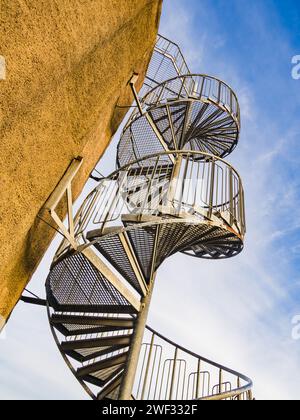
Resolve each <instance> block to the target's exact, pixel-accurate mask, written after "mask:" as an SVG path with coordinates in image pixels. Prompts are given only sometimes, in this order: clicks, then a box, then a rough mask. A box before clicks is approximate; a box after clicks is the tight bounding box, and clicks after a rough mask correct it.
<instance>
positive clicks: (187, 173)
mask: <svg viewBox="0 0 300 420" xmlns="http://www.w3.org/2000/svg"><path fill="white" fill-rule="evenodd" d="M198 155H199V156H201V159H202V160H197V159H196V157H197V156H198ZM170 156H172V157H175V161H176V163H175V165H174V164H173V163H172V162H171V160H170ZM203 156H204V157H205V159H204V160H203ZM124 214H131V215H132V214H134V215H140V216H142V215H153V216H166V215H168V216H170V217H181V216H185V217H191V218H194V219H195V221H196V220H197V219H198V221H200V220H203V218H208V219H212V220H215V221H220V219H221V220H223V221H224V223H226V224H228V225H229V226H231V227H233V228H235V230H237V229H238V230H239V234H240V235H241V236H243V235H244V234H245V231H246V224H245V210H244V191H243V186H242V182H241V179H240V176H239V175H238V173H237V172H236V171H235V169H234V168H233V167H232V166H231V165H229V164H228V163H227V162H225V161H224V160H223V159H221V158H216V157H215V156H213V155H209V154H203V153H199V152H193V151H191V152H184V151H176V152H174V153H171V152H164V153H160V154H157V155H152V156H148V157H147V158H144V159H140V160H138V161H136V162H133V163H131V164H129V165H126V166H125V167H123V168H121V169H120V170H118V171H116V172H114V173H113V174H112V175H111V176H110V177H108V178H105V179H103V180H102V181H100V183H99V185H98V186H97V188H96V189H95V190H94V191H92V192H91V193H90V194H89V196H88V197H87V198H86V200H85V201H84V203H83V204H82V206H81V208H80V210H79V212H78V214H77V216H76V218H75V232H76V235H77V236H79V235H85V234H86V233H87V232H89V231H91V230H94V229H102V230H103V229H104V228H105V227H106V226H107V225H111V224H115V223H117V222H118V221H121V216H122V215H124Z"/></svg>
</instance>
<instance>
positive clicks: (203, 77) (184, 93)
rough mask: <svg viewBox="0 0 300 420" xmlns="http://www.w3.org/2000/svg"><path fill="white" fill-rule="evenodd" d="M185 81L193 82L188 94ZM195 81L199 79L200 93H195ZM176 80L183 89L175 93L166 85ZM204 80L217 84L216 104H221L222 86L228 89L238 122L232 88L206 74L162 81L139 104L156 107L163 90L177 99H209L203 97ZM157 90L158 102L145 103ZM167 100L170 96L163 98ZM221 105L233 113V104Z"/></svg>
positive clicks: (187, 86) (238, 117)
mask: <svg viewBox="0 0 300 420" xmlns="http://www.w3.org/2000/svg"><path fill="white" fill-rule="evenodd" d="M187 79H190V80H191V81H192V82H193V83H192V85H191V86H193V90H192V91H190V92H189V85H187V84H186V83H185V81H186V80H187ZM196 79H199V81H200V80H201V88H200V91H199V92H198V91H197V90H196V91H195V84H196ZM178 80H181V85H182V86H184V87H185V88H184V89H183V88H182V86H181V87H180V90H179V92H176V91H174V90H172V89H171V88H167V86H168V85H171V84H172V82H175V81H178ZM206 80H208V81H213V82H216V83H217V84H218V93H219V92H220V94H218V97H216V99H218V101H216V102H217V103H222V102H221V101H220V99H221V88H222V86H224V87H225V88H226V89H228V91H229V93H230V97H231V96H232V97H233V98H234V100H235V103H236V113H233V115H235V116H236V118H237V119H238V120H240V106H239V101H238V98H237V95H236V94H235V92H234V90H233V89H232V87H231V86H230V85H229V84H227V83H225V82H224V81H223V80H221V79H219V78H217V77H215V76H210V75H207V74H197V73H192V74H185V75H180V76H176V77H173V78H171V79H168V80H166V81H164V82H163V83H161V84H159V85H158V86H155V87H154V88H153V89H151V90H150V91H149V92H147V93H146V95H145V96H144V97H143V98H142V99H141V102H142V104H144V106H146V107H147V106H149V107H150V106H151V107H152V106H154V105H157V104H158V103H160V102H161V97H163V95H162V92H163V90H168V91H169V92H172V93H173V94H175V95H178V97H179V98H185V97H188V96H192V97H194V98H195V97H197V96H198V99H200V98H202V97H205V98H206V99H211V98H210V96H209V95H207V96H206V95H203V91H204V83H205V81H206ZM158 89H160V90H161V93H160V95H157V97H158V98H159V99H160V100H158V101H155V102H153V101H152V100H149V101H148V102H147V100H148V98H149V97H150V98H151V95H152V96H154V95H153V94H154V92H155V91H156V90H158ZM197 94H198V95H197ZM167 98H170V99H171V98H172V96H170V97H169V96H168V95H166V96H165V99H167ZM223 104H224V105H227V106H228V107H229V109H230V111H233V110H232V105H233V102H232V103H231V101H229V103H227V104H226V103H224V102H223Z"/></svg>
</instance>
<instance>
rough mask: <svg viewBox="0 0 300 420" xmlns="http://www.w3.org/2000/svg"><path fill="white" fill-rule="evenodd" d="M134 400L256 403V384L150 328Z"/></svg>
mask: <svg viewBox="0 0 300 420" xmlns="http://www.w3.org/2000/svg"><path fill="white" fill-rule="evenodd" d="M133 396H134V398H135V399H137V400H252V399H253V397H252V381H251V380H250V379H249V378H247V377H246V376H245V375H242V374H240V373H239V372H236V371H233V370H231V369H228V368H226V367H224V366H222V365H220V364H218V363H215V362H212V361H211V360H208V359H206V358H204V357H202V356H199V355H197V354H195V353H193V352H191V351H189V350H187V349H185V348H184V347H182V346H180V345H178V344H176V343H174V342H172V341H171V340H169V339H167V338H165V337H164V336H162V335H161V334H159V333H157V332H156V331H154V330H153V329H152V328H150V327H147V329H146V332H145V340H144V344H143V346H142V349H141V354H140V360H139V364H138V370H137V375H136V382H135V387H134V391H133Z"/></svg>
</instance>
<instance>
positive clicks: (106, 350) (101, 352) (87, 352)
mask: <svg viewBox="0 0 300 420" xmlns="http://www.w3.org/2000/svg"><path fill="white" fill-rule="evenodd" d="M126 347H128V346H127V345H123V346H112V347H99V348H96V349H76V350H69V351H66V352H65V354H66V355H67V356H69V357H71V358H72V359H74V360H77V362H80V363H84V362H88V361H89V360H93V359H96V358H98V357H102V356H107V355H111V354H112V353H114V352H116V351H120V350H123V349H125V348H126Z"/></svg>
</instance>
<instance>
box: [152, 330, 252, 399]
mask: <svg viewBox="0 0 300 420" xmlns="http://www.w3.org/2000/svg"><path fill="white" fill-rule="evenodd" d="M146 329H147V330H148V331H149V332H150V333H151V334H153V336H155V337H158V338H160V339H161V340H162V341H164V342H165V343H167V344H169V345H171V346H172V347H174V348H176V349H177V350H180V351H181V352H183V353H184V354H186V355H189V356H192V357H193V358H195V359H197V360H200V361H201V362H204V363H206V364H208V365H210V366H213V367H215V368H217V369H218V370H219V371H221V372H226V373H228V374H230V375H233V376H234V377H236V378H237V379H239V380H243V381H244V382H245V383H246V384H245V385H243V386H239V387H237V388H235V389H232V390H229V391H225V392H220V393H217V394H215V395H207V396H205V397H202V398H199V399H200V400H223V399H232V398H235V397H238V396H240V395H241V394H246V393H249V395H248V398H249V399H252V393H251V391H252V388H253V382H252V380H251V379H250V378H248V377H247V376H246V375H243V374H242V373H240V372H237V371H235V370H233V369H230V368H227V367H225V366H223V365H221V364H219V363H216V362H214V361H212V360H209V359H207V358H205V357H202V356H200V355H198V354H196V353H194V352H192V351H190V350H188V349H186V348H185V347H183V346H181V345H179V344H177V343H175V342H174V341H172V340H170V339H169V338H166V337H165V336H163V335H162V334H161V333H159V332H157V331H156V330H154V329H153V328H151V327H150V326H147V327H146Z"/></svg>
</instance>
